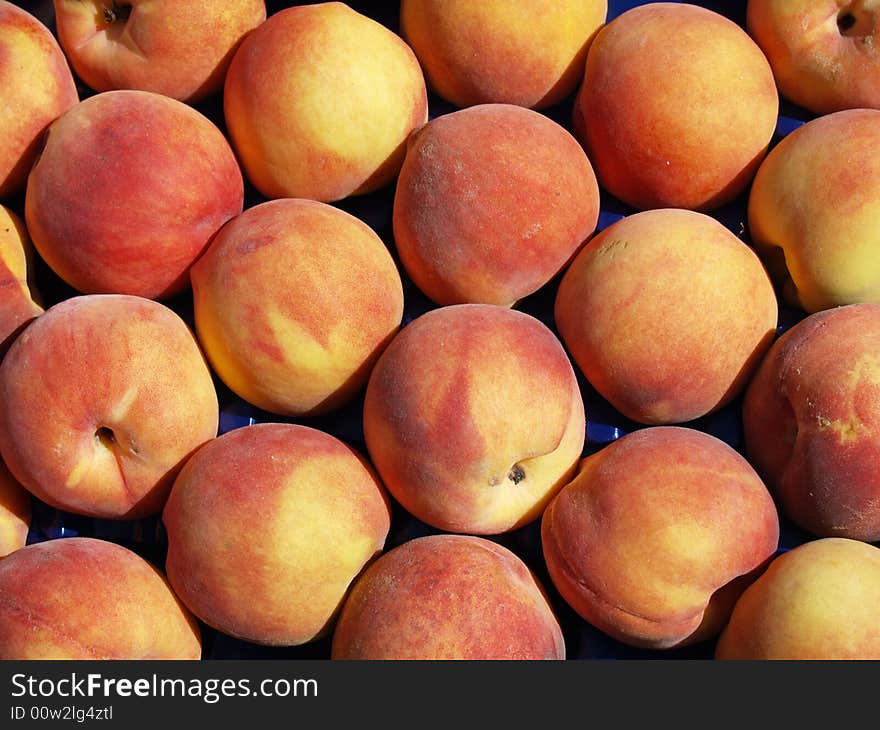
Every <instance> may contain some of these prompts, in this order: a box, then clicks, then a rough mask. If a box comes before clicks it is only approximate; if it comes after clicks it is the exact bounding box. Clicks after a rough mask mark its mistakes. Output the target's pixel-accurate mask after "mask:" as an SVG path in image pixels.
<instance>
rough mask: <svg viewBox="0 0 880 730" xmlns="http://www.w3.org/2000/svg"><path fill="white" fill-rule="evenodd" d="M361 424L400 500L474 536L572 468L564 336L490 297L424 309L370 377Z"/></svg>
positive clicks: (515, 513) (525, 509) (503, 526)
mask: <svg viewBox="0 0 880 730" xmlns="http://www.w3.org/2000/svg"><path fill="white" fill-rule="evenodd" d="M363 425H364V436H365V438H366V443H367V449H368V450H369V452H370V456H371V457H372V460H373V463H374V464H375V466H376V469H377V470H378V471H379V475H380V476H381V477H382V479H383V481H384V483H385V485H386V486H387V487H388V489H389V490H390V491H391V493H392V495H393V496H394V497H395V498H396V499H397V500H398V501H399V502H400V503H401V504H402V505H403V507H404V508H405V509H406V510H407V511H409V512H410V513H411V514H413V515H414V516H415V517H417V518H418V519H420V520H422V521H423V522H426V523H428V524H430V525H432V526H434V527H436V528H438V529H441V530H445V531H448V532H468V533H472V534H496V533H501V532H504V531H507V530H512V529H514V528H516V527H519V526H521V525H524V524H526V523H528V522H531V521H533V520H534V519H536V518H537V517H538V516H539V515H540V513H541V511H542V510H543V508H544V506H545V505H546V503H547V502H548V501H549V499H550V498H551V497H552V496H553V494H554V493H555V492H556V491H557V490H558V489H559V488H561V487H562V485H563V484H565V482H566V481H567V480H568V478H569V477H570V476H571V474H572V472H573V471H574V469H575V467H576V466H577V461H578V459H579V458H580V455H581V451H582V449H583V445H584V431H585V421H584V405H583V400H582V398H581V393H580V389H579V387H578V383H577V380H576V378H575V374H574V371H573V370H572V367H571V363H570V362H569V360H568V357H567V356H566V354H565V350H564V349H563V347H562V344H561V343H560V342H559V340H558V339H557V338H556V337H555V336H554V335H553V333H552V332H551V331H550V329H548V328H547V327H546V326H545V325H544V324H543V323H541V322H540V321H539V320H537V319H535V318H534V317H531V316H530V315H527V314H524V313H522V312H518V311H514V310H510V309H506V308H504V307H499V306H495V305H491V304H459V305H454V306H450V307H442V308H440V309H434V310H432V311H429V312H427V313H426V314H423V315H422V316H420V317H419V318H418V319H416V320H414V321H413V322H411V323H410V324H408V325H407V326H406V327H405V328H404V329H403V330H401V332H400V333H399V334H398V335H397V336H396V337H395V339H394V340H393V341H392V342H391V344H390V345H389V346H388V348H387V349H386V350H385V351H384V352H383V353H382V355H381V356H380V357H379V361H378V362H377V363H376V366H375V367H374V369H373V372H372V374H371V375H370V380H369V382H368V384H367V392H366V398H365V401H364V416H363Z"/></svg>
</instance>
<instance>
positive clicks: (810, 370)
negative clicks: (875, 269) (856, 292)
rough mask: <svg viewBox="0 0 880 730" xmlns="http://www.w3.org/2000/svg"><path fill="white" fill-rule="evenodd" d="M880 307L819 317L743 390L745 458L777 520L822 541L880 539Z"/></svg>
mask: <svg viewBox="0 0 880 730" xmlns="http://www.w3.org/2000/svg"><path fill="white" fill-rule="evenodd" d="M878 353H880V304H851V305H848V306H845V307H836V308H834V309H829V310H826V311H823V312H817V313H816V314H813V315H810V316H809V317H807V318H806V319H804V320H802V321H801V322H799V323H798V324H796V325H795V326H794V327H792V328H791V329H789V330H788V331H787V332H786V333H785V334H784V335H782V337H780V338H779V339H778V340H777V341H776V342H775V343H774V344H773V347H772V348H771V349H770V352H769V353H768V354H767V356H766V358H765V359H764V361H763V362H762V363H761V367H760V368H759V369H758V372H757V373H756V374H755V377H754V379H753V380H752V382H751V383H750V384H749V387H748V390H747V391H746V396H745V401H744V404H743V426H744V434H745V442H746V453H747V454H748V456H749V460H750V461H751V462H752V464H754V466H755V468H756V469H757V470H758V472H759V473H760V474H761V475H762V477H763V478H764V480H765V481H766V482H767V486H768V487H769V488H770V490H771V491H772V492H773V493H774V494H775V495H776V497H777V500H778V501H779V503H780V508H781V509H782V512H783V513H784V514H786V515H787V516H788V517H789V518H790V519H791V520H792V521H793V522H795V523H796V524H798V525H800V526H801V527H802V528H803V529H805V530H807V531H809V532H811V533H813V534H815V535H818V536H820V537H850V538H855V539H859V540H865V541H867V542H874V541H875V540H880V472H878V470H877V463H878V461H880V354H878Z"/></svg>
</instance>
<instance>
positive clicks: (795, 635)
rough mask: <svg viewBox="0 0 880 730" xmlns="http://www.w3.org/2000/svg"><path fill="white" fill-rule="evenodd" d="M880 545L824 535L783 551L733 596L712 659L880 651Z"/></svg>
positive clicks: (873, 655) (869, 655) (840, 656)
mask: <svg viewBox="0 0 880 730" xmlns="http://www.w3.org/2000/svg"><path fill="white" fill-rule="evenodd" d="M878 607H880V550H878V548H877V547H875V546H874V545H869V544H867V543H865V542H862V541H860V540H848V539H845V538H836V537H828V538H824V539H820V540H812V541H810V542H806V543H803V544H801V545H799V546H798V547H796V548H794V549H793V550H789V551H788V552H785V553H782V554H781V555H780V556H779V557H777V558H776V559H775V560H774V561H773V562H772V563H771V564H770V567H769V568H767V571H766V572H765V573H764V574H763V575H762V576H761V577H760V578H758V580H756V581H755V582H754V583H753V584H752V585H751V586H749V587H748V588H747V589H746V591H745V592H744V593H743V594H742V597H741V598H740V599H739V600H738V601H737V603H736V606H735V607H734V609H733V614H732V615H731V617H730V622H729V623H728V624H727V626H726V627H725V629H724V631H723V632H722V634H721V637H720V638H719V640H718V644H717V645H716V647H715V658H716V659H733V660H735V659H743V660H847V659H848V660H869V659H871V660H876V659H880V628H878V627H880V608H878Z"/></svg>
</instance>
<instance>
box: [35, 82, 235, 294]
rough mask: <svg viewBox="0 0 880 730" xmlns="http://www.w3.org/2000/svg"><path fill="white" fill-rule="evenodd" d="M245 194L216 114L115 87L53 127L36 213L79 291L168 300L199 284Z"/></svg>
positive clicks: (38, 170)
mask: <svg viewBox="0 0 880 730" xmlns="http://www.w3.org/2000/svg"><path fill="white" fill-rule="evenodd" d="M243 202H244V182H243V180H242V176H241V170H240V169H239V167H238V163H237V162H236V160H235V155H234V154H233V152H232V149H231V148H230V147H229V144H228V143H227V141H226V138H225V137H224V136H223V134H222V133H221V132H220V130H219V129H218V128H217V127H216V126H215V125H214V124H213V123H212V122H211V121H210V120H209V119H208V118H207V117H205V116H203V115H202V114H200V113H199V112H197V111H196V110H195V109H193V108H192V107H190V106H187V105H186V104H183V103H182V102H179V101H176V100H174V99H171V98H169V97H166V96H161V95H159V94H154V93H151V92H147V91H108V92H105V93H103V94H97V95H95V96H92V97H90V98H88V99H86V100H85V101H83V102H80V103H79V104H78V105H77V106H75V107H74V108H73V109H71V110H70V111H69V112H67V113H66V114H65V115H64V116H62V117H61V118H60V119H58V120H57V121H55V122H54V123H53V124H52V126H51V127H50V128H49V133H48V138H47V141H46V146H45V148H44V150H43V153H42V155H41V156H40V159H39V160H38V161H37V163H36V164H35V165H34V168H33V171H32V172H31V175H30V177H29V179H28V185H27V193H26V197H25V220H26V221H27V226H28V230H29V231H30V234H31V238H32V239H33V242H34V246H35V247H36V249H37V251H38V252H39V254H40V255H41V256H42V257H43V259H45V261H46V263H47V264H48V265H49V266H50V267H51V268H52V270H53V271H54V272H55V273H56V274H58V276H60V277H61V278H62V279H63V280H64V281H66V282H67V283H68V284H70V285H71V286H72V287H74V288H75V289H77V290H78V291H79V292H82V293H84V294H131V295H136V296H142V297H147V298H150V299H157V298H163V299H164V298H168V297H171V296H173V295H174V294H178V293H180V292H182V291H183V290H184V289H185V288H186V287H187V286H188V285H189V267H190V266H191V265H192V263H193V262H194V261H195V259H196V258H198V256H199V255H200V254H201V253H202V251H203V250H204V249H205V247H206V246H207V244H208V241H209V239H210V238H211V236H213V235H214V233H215V232H216V231H217V229H218V228H220V226H221V225H222V224H223V223H225V222H226V221H227V220H229V219H230V218H232V217H233V216H235V215H237V214H239V213H241V211H242V206H243Z"/></svg>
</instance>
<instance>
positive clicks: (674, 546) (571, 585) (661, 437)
mask: <svg viewBox="0 0 880 730" xmlns="http://www.w3.org/2000/svg"><path fill="white" fill-rule="evenodd" d="M541 538H542V544H543V547H544V558H545V561H546V563H547V569H548V571H549V573H550V577H551V579H552V581H553V584H554V585H555V586H556V588H557V589H558V590H559V593H560V594H561V595H562V597H563V598H564V599H565V600H566V601H567V602H568V604H569V605H571V607H572V608H574V610H575V611H577V612H578V614H580V615H581V616H582V617H583V618H584V619H585V620H586V621H589V622H590V623H591V624H593V625H594V626H596V627H597V628H598V629H600V630H602V631H604V632H605V633H607V634H609V635H610V636H612V637H614V638H616V639H618V640H619V641H622V642H625V643H627V644H632V645H634V646H640V647H648V648H653V649H666V648H671V647H675V646H683V645H685V644H690V643H694V642H696V641H701V640H704V639H708V638H710V637H712V636H714V635H716V634H717V633H718V632H719V631H720V630H721V628H722V627H723V626H724V624H725V623H726V621H727V619H728V617H729V615H730V610H731V608H732V607H733V603H734V601H735V600H736V598H737V597H738V596H739V594H740V593H741V592H742V590H743V589H744V588H745V586H746V585H747V584H748V583H749V582H750V581H751V580H754V578H755V577H756V574H757V571H759V570H761V568H762V567H763V566H764V565H765V563H766V562H767V561H768V560H769V559H770V558H771V557H772V556H773V554H774V552H775V551H776V548H777V544H778V541H779V518H778V516H777V513H776V508H775V506H774V504H773V500H772V498H771V496H770V493H769V492H768V491H767V489H766V488H765V486H764V484H763V483H762V482H761V479H760V478H759V477H758V475H757V474H756V473H755V471H754V470H753V469H752V467H751V466H750V465H749V464H748V462H747V461H746V460H745V459H744V458H743V457H742V456H741V455H740V454H739V453H737V452H736V451H734V450H733V448H731V447H730V446H728V445H727V444H726V443H724V442H723V441H720V440H719V439H717V438H715V437H714V436H710V435H709V434H706V433H703V432H701V431H696V430H693V429H687V428H680V427H674V426H657V427H653V428H647V429H641V430H638V431H633V432H632V433H630V434H628V435H626V436H623V437H622V438H620V439H618V440H617V441H614V442H612V443H611V444H610V445H608V446H606V447H604V448H603V449H601V450H600V451H598V452H596V453H595V454H594V455H592V456H590V457H588V458H587V459H585V460H584V461H583V462H582V466H581V469H580V471H579V472H578V475H577V476H576V477H575V479H574V480H573V481H572V482H571V483H569V484H568V485H566V486H565V487H564V488H563V489H562V491H560V492H559V494H558V495H557V496H556V498H555V499H554V500H553V501H552V502H551V503H550V505H549V506H548V507H547V510H546V511H545V513H544V517H543V520H542V523H541Z"/></svg>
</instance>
